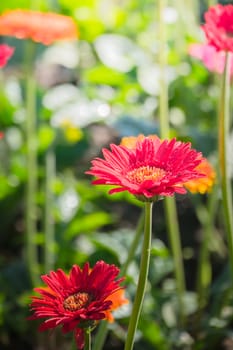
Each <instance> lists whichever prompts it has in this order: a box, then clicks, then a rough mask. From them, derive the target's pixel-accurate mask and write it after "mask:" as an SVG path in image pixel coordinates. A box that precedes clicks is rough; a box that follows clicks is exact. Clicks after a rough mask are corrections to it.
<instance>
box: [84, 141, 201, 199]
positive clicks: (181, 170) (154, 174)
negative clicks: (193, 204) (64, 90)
mask: <svg viewBox="0 0 233 350" xmlns="http://www.w3.org/2000/svg"><path fill="white" fill-rule="evenodd" d="M123 144H124V143H123ZM110 148H111V150H108V149H103V155H104V159H101V158H96V159H94V160H93V161H92V167H91V169H90V170H89V171H87V172H86V173H87V174H90V175H94V176H96V177H97V179H96V180H94V181H93V184H96V185H103V184H104V185H112V186H113V188H112V189H111V190H110V191H109V193H110V194H112V193H115V192H122V191H128V192H130V193H132V194H133V195H135V196H136V197H137V198H138V199H140V200H142V201H153V200H155V199H156V198H157V197H160V196H172V195H174V194H175V193H181V194H183V193H186V189H185V187H184V183H186V182H187V181H189V180H192V179H195V178H200V177H203V174H202V173H200V171H198V170H197V169H196V167H197V166H198V164H200V163H201V161H202V155H201V153H200V152H197V151H196V150H194V149H191V144H190V143H188V142H180V141H177V140H176V139H172V140H170V141H169V140H160V139H159V137H157V136H148V137H145V136H143V135H142V136H140V137H139V138H137V139H136V143H135V147H132V144H131V146H130V147H128V146H127V145H115V144H111V145H110Z"/></svg>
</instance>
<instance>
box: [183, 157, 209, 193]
mask: <svg viewBox="0 0 233 350" xmlns="http://www.w3.org/2000/svg"><path fill="white" fill-rule="evenodd" d="M196 170H198V171H199V172H200V173H202V174H204V177H201V178H199V179H194V180H191V181H188V182H186V183H185V184H184V186H185V187H186V188H187V190H189V191H190V192H191V193H201V194H204V193H207V192H210V191H211V190H212V187H213V185H214V183H215V180H216V173H215V171H214V168H213V167H212V165H211V164H210V163H209V161H208V160H207V159H206V158H203V161H202V162H201V163H200V164H199V165H198V166H197V167H196Z"/></svg>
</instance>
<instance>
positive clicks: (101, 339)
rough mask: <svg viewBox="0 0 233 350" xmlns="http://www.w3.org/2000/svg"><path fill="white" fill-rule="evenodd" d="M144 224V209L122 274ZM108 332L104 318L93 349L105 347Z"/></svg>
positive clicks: (135, 248)
mask: <svg viewBox="0 0 233 350" xmlns="http://www.w3.org/2000/svg"><path fill="white" fill-rule="evenodd" d="M143 225H144V211H142V213H141V215H140V217H139V219H138V223H137V228H136V233H135V235H134V238H133V241H132V243H131V245H130V248H129V252H128V256H127V259H126V261H125V263H124V264H123V266H122V268H121V272H120V275H121V276H125V275H126V273H127V270H128V267H129V265H130V263H131V262H132V261H133V260H134V257H135V252H136V250H137V247H138V245H139V242H140V240H141V237H142V231H143ZM107 334H108V322H107V321H105V320H103V321H101V323H100V325H99V329H98V332H97V334H96V336H95V340H94V344H93V350H101V349H102V348H103V346H104V343H105V340H106V337H107Z"/></svg>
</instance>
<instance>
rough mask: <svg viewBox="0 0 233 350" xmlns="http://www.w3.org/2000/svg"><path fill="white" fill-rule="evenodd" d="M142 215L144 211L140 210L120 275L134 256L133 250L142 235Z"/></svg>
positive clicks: (125, 271) (125, 270)
mask: <svg viewBox="0 0 233 350" xmlns="http://www.w3.org/2000/svg"><path fill="white" fill-rule="evenodd" d="M144 217H145V215H144V211H142V213H141V215H140V217H139V219H138V223H137V228H136V232H135V235H134V238H133V241H132V243H131V245H130V248H129V252H128V256H127V260H126V262H125V263H124V265H123V266H122V268H121V276H125V275H126V273H127V270H128V267H129V265H130V263H131V262H132V261H133V260H134V258H135V252H136V250H137V247H138V245H139V242H140V240H141V237H142V232H143V226H144Z"/></svg>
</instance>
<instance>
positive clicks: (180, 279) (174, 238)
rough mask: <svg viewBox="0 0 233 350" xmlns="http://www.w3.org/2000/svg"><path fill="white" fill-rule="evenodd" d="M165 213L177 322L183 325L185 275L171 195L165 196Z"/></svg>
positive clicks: (177, 224) (173, 202)
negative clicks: (174, 285) (173, 277)
mask: <svg viewBox="0 0 233 350" xmlns="http://www.w3.org/2000/svg"><path fill="white" fill-rule="evenodd" d="M164 204H165V213H166V221H167V228H168V235H169V242H170V245H171V250H172V256H173V260H174V268H175V278H176V288H177V298H178V316H179V317H178V323H179V325H180V327H183V326H184V322H185V315H184V298H183V297H184V294H185V289H186V288H185V277H184V265H183V259H182V249H181V242H180V231H179V223H178V220H177V211H176V203H175V199H174V198H173V197H171V198H169V197H167V198H165V200H164Z"/></svg>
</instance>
